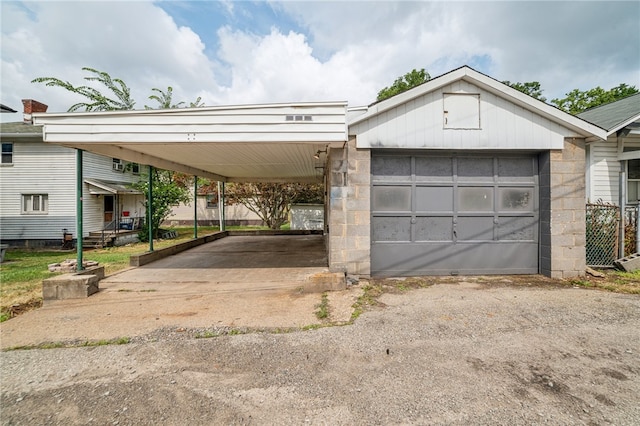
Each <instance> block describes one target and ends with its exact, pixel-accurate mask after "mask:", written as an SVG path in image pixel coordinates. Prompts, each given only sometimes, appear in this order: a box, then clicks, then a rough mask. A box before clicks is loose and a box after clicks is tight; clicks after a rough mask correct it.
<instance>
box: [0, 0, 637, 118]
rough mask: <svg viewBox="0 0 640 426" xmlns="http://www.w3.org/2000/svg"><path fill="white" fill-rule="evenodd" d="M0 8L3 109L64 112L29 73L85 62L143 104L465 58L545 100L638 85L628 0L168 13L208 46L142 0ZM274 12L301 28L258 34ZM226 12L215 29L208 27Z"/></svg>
mask: <svg viewBox="0 0 640 426" xmlns="http://www.w3.org/2000/svg"><path fill="white" fill-rule="evenodd" d="M0 5H1V7H2V86H1V87H2V89H1V95H2V97H1V98H0V101H1V102H2V103H4V104H6V105H9V106H11V107H13V108H15V109H20V108H21V104H20V99H22V98H34V99H38V100H40V101H42V102H45V103H47V104H49V105H50V111H64V110H66V109H67V108H68V107H69V106H70V105H71V104H73V103H74V102H77V101H78V100H79V99H78V98H75V97H74V96H72V95H71V94H69V93H67V92H65V91H64V90H62V89H57V88H47V87H44V86H43V85H37V84H31V83H30V81H31V80H32V79H33V78H35V77H40V76H54V77H58V78H62V79H65V80H69V81H71V82H72V83H74V84H80V83H82V82H83V80H82V77H83V76H84V75H86V74H84V73H83V72H82V71H81V67H83V66H91V67H95V68H98V69H101V70H104V71H107V72H109V73H110V74H111V75H112V76H113V77H120V78H122V79H123V80H124V81H125V82H127V84H128V85H129V86H130V87H131V88H132V94H133V96H134V98H135V99H136V100H137V102H138V103H137V105H136V106H137V107H138V108H142V107H143V106H144V105H145V104H149V103H150V101H148V100H147V96H148V95H149V94H150V89H151V88H152V87H158V88H161V89H165V88H166V86H169V85H171V86H172V87H173V88H174V94H175V95H174V96H175V97H176V99H175V100H176V101H178V100H186V101H192V100H195V98H196V97H197V96H202V98H203V101H204V102H205V104H207V105H212V104H225V103H230V104H238V103H257V102H281V101H283V102H284V101H311V100H348V101H349V102H350V103H351V104H352V105H358V104H367V103H370V102H372V101H373V100H374V99H375V96H376V94H377V92H378V90H380V89H381V88H382V87H384V86H387V85H389V84H391V83H392V82H393V80H394V79H395V78H396V77H398V76H400V75H403V74H404V73H406V72H408V71H410V70H411V69H413V68H418V69H419V68H426V69H427V71H429V72H430V73H431V75H432V76H436V75H439V74H442V73H445V72H448V71H450V70H451V69H453V68H457V67H459V66H461V65H464V64H467V65H471V66H473V67H475V68H477V69H478V70H479V71H482V72H485V73H487V74H489V75H490V76H492V77H494V78H496V79H498V80H511V81H522V82H524V81H533V80H537V81H540V83H541V84H542V87H543V89H545V95H546V96H547V97H548V98H551V97H558V96H562V95H563V94H564V93H565V92H568V91H569V90H571V89H573V88H581V89H589V88H591V87H594V86H596V85H600V86H602V87H605V88H610V87H613V86H615V85H617V84H619V83H622V82H626V83H629V84H635V85H636V86H640V24H639V23H638V15H639V14H640V3H637V2H622V3H616V2H563V3H558V2H491V3H484V2H471V3H463V2H435V3H426V2H281V3H279V2H275V3H271V7H272V8H273V9H272V10H273V11H275V12H276V13H274V14H273V15H269V16H266V15H264V16H259V17H256V16H253V15H255V14H256V13H258V12H259V11H260V9H259V8H258V9H255V10H252V9H251V8H250V7H247V5H246V4H244V5H243V7H242V8H240V7H238V8H236V7H235V5H234V3H233V2H230V1H227V2H225V3H224V4H223V5H222V6H224V7H223V8H222V9H221V8H211V7H210V5H203V4H201V3H199V2H195V3H186V4H184V7H181V8H180V9H181V13H182V14H183V15H181V19H180V22H183V23H184V22H188V19H187V18H185V16H186V17H188V16H190V15H189V13H194V14H196V15H193V16H195V17H196V18H199V19H201V21H200V22H199V26H198V25H195V24H194V25H193V28H196V27H198V28H206V31H208V32H209V33H211V34H213V33H214V32H216V31H217V39H216V41H217V44H213V43H211V45H208V46H205V44H204V42H203V38H202V37H201V36H200V35H198V34H196V33H195V32H194V30H192V29H191V27H189V26H187V25H184V26H178V25H177V24H176V19H174V18H173V17H171V16H170V15H168V14H167V13H166V12H165V11H163V10H162V9H161V8H160V7H159V6H158V5H156V4H154V3H151V2H145V1H136V2H28V3H14V2H1V3H0ZM205 6H206V7H205ZM218 9H220V10H222V12H217V13H221V15H216V16H215V18H216V19H212V18H213V17H214V15H211V14H212V13H216V12H215V10H218ZM236 9H237V10H236ZM198 12H200V13H201V14H202V15H207V14H209V15H207V16H198V15H197V14H198ZM184 14H186V15H184ZM252 14H253V15H252ZM283 15H286V17H287V19H289V20H290V21H291V20H295V21H296V22H297V25H298V26H299V28H303V29H305V34H302V33H300V32H295V31H286V30H283V29H282V28H279V27H278V22H273V27H272V29H271V31H270V32H269V33H268V34H261V35H259V34H255V33H252V32H250V30H246V28H251V22H252V21H251V19H258V20H259V23H260V25H261V26H263V25H264V22H265V19H273V16H280V17H282V16H283ZM224 19H228V21H227V25H226V26H223V27H222V28H215V27H211V26H210V22H214V21H215V22H224ZM238 19H245V20H247V19H248V21H245V22H244V25H243V27H242V28H245V30H240V29H238V27H234V26H233V24H234V22H236V23H237V20H238ZM216 25H219V24H216ZM7 116H9V117H7ZM7 119H13V120H15V119H19V118H16V115H13V117H11V115H10V114H4V115H3V116H2V120H3V121H6V120H7Z"/></svg>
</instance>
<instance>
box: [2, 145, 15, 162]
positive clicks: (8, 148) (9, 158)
mask: <svg viewBox="0 0 640 426" xmlns="http://www.w3.org/2000/svg"><path fill="white" fill-rule="evenodd" d="M2 164H13V143H11V142H2Z"/></svg>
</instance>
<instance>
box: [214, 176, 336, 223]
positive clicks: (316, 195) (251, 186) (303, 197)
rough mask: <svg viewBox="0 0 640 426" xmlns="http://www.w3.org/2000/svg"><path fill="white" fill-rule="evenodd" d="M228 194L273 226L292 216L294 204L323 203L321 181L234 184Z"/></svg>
mask: <svg viewBox="0 0 640 426" xmlns="http://www.w3.org/2000/svg"><path fill="white" fill-rule="evenodd" d="M225 195H226V198H227V200H228V201H229V203H231V204H234V203H239V204H243V205H244V206H246V207H247V208H248V209H249V210H251V211H252V212H254V213H255V214H257V215H258V217H260V219H262V221H263V222H264V223H265V225H266V226H268V227H269V228H270V229H280V227H281V226H282V225H284V224H285V223H286V222H287V220H288V219H289V211H290V209H291V204H293V203H322V202H323V200H324V188H323V186H322V185H321V184H302V183H231V184H229V185H227V189H226V191H225Z"/></svg>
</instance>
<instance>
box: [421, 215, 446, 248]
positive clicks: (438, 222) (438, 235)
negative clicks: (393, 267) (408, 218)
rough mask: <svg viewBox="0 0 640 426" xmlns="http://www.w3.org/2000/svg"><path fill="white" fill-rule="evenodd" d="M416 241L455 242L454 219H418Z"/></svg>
mask: <svg viewBox="0 0 640 426" xmlns="http://www.w3.org/2000/svg"><path fill="white" fill-rule="evenodd" d="M415 222H416V223H415V225H414V226H415V230H416V231H415V234H416V235H415V241H448V242H451V241H453V218H451V217H446V216H445V217H438V216H436V217H416V219H415Z"/></svg>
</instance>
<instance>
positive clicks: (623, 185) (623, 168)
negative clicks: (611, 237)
mask: <svg viewBox="0 0 640 426" xmlns="http://www.w3.org/2000/svg"><path fill="white" fill-rule="evenodd" d="M619 185H620V191H619V193H620V200H619V204H620V220H619V221H618V224H619V230H618V235H619V241H620V243H619V244H618V259H622V258H623V257H624V221H625V217H624V209H625V206H626V204H627V161H626V160H623V161H620V182H619Z"/></svg>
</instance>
